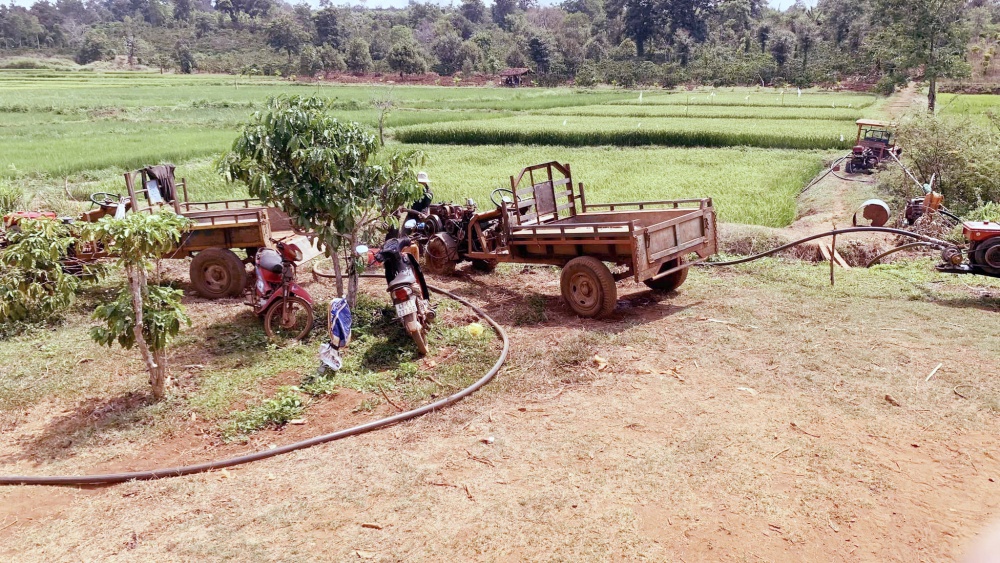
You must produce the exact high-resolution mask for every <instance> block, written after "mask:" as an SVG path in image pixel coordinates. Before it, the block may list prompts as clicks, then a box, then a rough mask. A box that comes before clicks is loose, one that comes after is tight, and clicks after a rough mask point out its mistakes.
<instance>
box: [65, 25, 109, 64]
mask: <svg viewBox="0 0 1000 563" xmlns="http://www.w3.org/2000/svg"><path fill="white" fill-rule="evenodd" d="M114 56H115V49H114V46H113V44H112V43H111V40H110V39H108V36H107V35H105V34H104V32H102V31H98V30H96V29H92V30H90V31H88V32H87V36H86V37H85V38H84V40H83V45H82V46H81V47H80V50H79V51H77V52H76V56H75V57H74V60H75V61H76V62H77V64H81V65H85V64H89V63H92V62H96V61H103V60H105V59H109V58H111V57H114Z"/></svg>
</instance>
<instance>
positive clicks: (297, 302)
mask: <svg viewBox="0 0 1000 563" xmlns="http://www.w3.org/2000/svg"><path fill="white" fill-rule="evenodd" d="M288 300H289V301H291V302H292V303H291V305H292V307H301V308H302V309H304V310H305V311H306V312H307V313H308V317H307V319H308V320H307V322H306V324H305V326H304V327H303V329H302V330H300V331H299V333H298V334H296V335H295V337H294V338H293V340H305V338H306V337H307V336H309V332H310V331H311V330H312V327H313V323H314V322H315V316H316V314H315V313H314V312H313V308H312V305H310V304H309V303H308V302H307V301H306V300H305V299H302V298H301V297H298V296H292V297H289V298H288ZM281 301H282V300H281V299H277V300H275V301H274V303H271V306H270V307H268V308H267V311H265V312H264V332H265V333H267V336H268V337H269V338H278V336H277V335H276V334H275V333H274V325H273V323H280V322H281V318H280V316H281V306H282V304H281Z"/></svg>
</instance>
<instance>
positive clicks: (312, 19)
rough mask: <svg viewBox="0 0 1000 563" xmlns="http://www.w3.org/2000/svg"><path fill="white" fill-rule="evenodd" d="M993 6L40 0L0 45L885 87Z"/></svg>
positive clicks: (646, 0) (686, 0)
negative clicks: (391, 5)
mask: <svg viewBox="0 0 1000 563" xmlns="http://www.w3.org/2000/svg"><path fill="white" fill-rule="evenodd" d="M998 34H1000V3H998V0H971V1H970V0H819V1H818V2H817V4H816V6H815V7H812V8H810V7H807V6H805V4H803V3H802V2H801V1H800V2H797V3H796V4H794V5H793V6H791V7H790V8H788V9H787V10H784V11H778V10H774V9H772V8H770V7H769V6H768V5H767V4H766V2H765V1H764V0H564V1H563V2H562V3H561V4H559V5H557V6H539V5H538V4H537V1H536V0H494V1H493V3H492V4H486V3H485V2H484V1H483V0H461V2H460V3H459V4H458V5H453V6H440V5H437V4H433V3H421V2H418V1H416V0H411V1H410V4H409V5H408V6H406V7H405V8H401V9H370V8H365V7H363V6H334V5H332V4H330V3H329V2H328V1H326V0H323V2H321V6H320V7H319V8H318V9H313V8H311V7H310V6H309V5H307V4H305V3H299V4H295V5H291V4H288V3H285V2H282V1H281V0H89V1H86V2H85V1H83V0H55V2H50V1H48V0H45V1H41V2H36V3H35V4H34V5H32V6H31V7H28V8H25V7H19V6H13V5H10V6H0V49H2V50H6V51H15V52H16V51H32V50H34V51H45V52H50V53H54V54H68V55H72V56H73V57H74V58H75V59H76V61H77V62H78V63H80V64H88V63H92V62H95V61H100V60H107V59H111V58H114V57H116V56H124V57H126V58H127V61H128V63H129V64H145V65H152V66H159V67H161V68H167V67H172V68H174V69H176V70H178V71H180V72H194V71H196V70H199V69H200V70H203V71H210V72H229V73H251V74H252V73H261V74H269V75H270V74H276V73H280V74H283V75H288V74H297V75H318V74H322V73H331V72H352V73H383V74H385V73H400V74H421V73H426V72H435V73H438V74H439V75H442V76H456V77H461V76H467V75H472V74H476V73H485V74H495V73H497V72H499V71H500V70H502V69H504V68H506V67H528V68H531V69H532V70H533V71H534V72H535V76H534V77H533V79H534V80H536V81H538V82H540V83H543V84H544V83H566V82H568V81H575V82H576V83H577V84H580V85H590V84H595V83H610V84H616V85H621V86H632V85H637V84H642V85H646V84H648V85H652V84H659V85H664V86H670V85H673V84H676V83H679V82H684V81H695V82H699V83H708V84H714V85H740V84H744V85H745V84H777V83H790V84H796V85H800V86H805V85H811V84H817V83H823V84H831V83H837V82H840V81H843V80H847V79H855V80H857V79H860V81H861V82H867V83H875V82H878V81H880V84H879V87H880V88H881V89H889V90H891V88H892V87H893V86H894V85H895V84H898V83H900V82H903V81H905V80H906V78H907V76H908V73H910V72H911V71H913V70H914V69H917V70H918V71H920V72H923V71H929V72H930V73H931V75H932V76H933V77H937V76H960V75H962V74H963V73H964V72H967V68H965V67H963V61H964V60H965V57H964V54H965V49H966V47H967V45H968V42H969V39H970V38H981V39H983V40H985V41H988V42H992V43H991V44H995V43H996V41H997V40H998V39H1000V36H998Z"/></svg>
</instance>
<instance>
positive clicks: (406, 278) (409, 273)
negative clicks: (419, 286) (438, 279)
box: [389, 268, 417, 287]
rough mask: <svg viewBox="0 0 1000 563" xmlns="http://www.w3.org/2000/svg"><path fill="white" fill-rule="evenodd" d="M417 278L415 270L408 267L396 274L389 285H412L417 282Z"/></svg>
mask: <svg viewBox="0 0 1000 563" xmlns="http://www.w3.org/2000/svg"><path fill="white" fill-rule="evenodd" d="M416 281H417V278H416V277H415V276H414V275H413V270H411V269H409V268H406V269H405V270H403V271H401V272H399V273H398V274H396V277H395V278H393V279H392V281H391V282H389V287H396V286H397V285H410V284H412V283H416Z"/></svg>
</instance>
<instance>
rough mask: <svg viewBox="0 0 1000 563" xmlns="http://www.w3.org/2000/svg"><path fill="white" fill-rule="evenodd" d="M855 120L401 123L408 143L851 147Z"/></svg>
mask: <svg viewBox="0 0 1000 563" xmlns="http://www.w3.org/2000/svg"><path fill="white" fill-rule="evenodd" d="M854 128H855V125H854V122H853V121H852V120H841V121H831V120H818V119H817V120H806V119H801V120H788V119H734V120H726V119H691V118H684V117H676V118H669V117H667V118H664V117H652V118H636V117H594V116H550V115H528V116H518V117H510V118H504V119H490V120H476V121H462V122H458V123H434V124H429V125H422V126H411V127H404V128H401V129H398V130H397V131H396V132H395V137H396V138H397V139H399V140H400V141H403V142H407V143H440V144H453V145H476V144H482V145H494V144H523V145H563V146H596V145H614V146H626V147H634V146H643V145H664V146H678V147H733V146H748V147H763V148H784V149H837V148H840V149H846V148H848V147H849V146H850V144H851V142H852V141H853V137H852V135H853V130H854Z"/></svg>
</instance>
